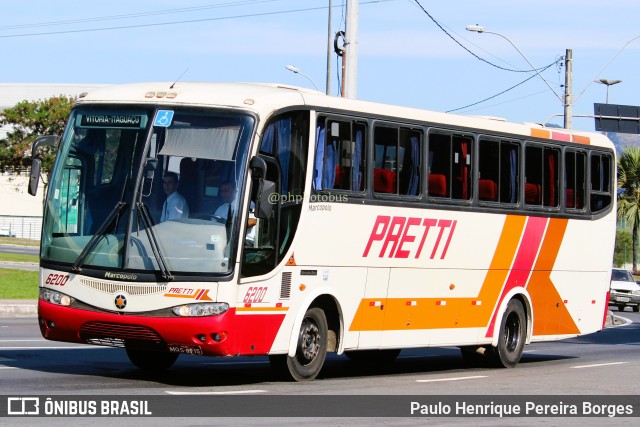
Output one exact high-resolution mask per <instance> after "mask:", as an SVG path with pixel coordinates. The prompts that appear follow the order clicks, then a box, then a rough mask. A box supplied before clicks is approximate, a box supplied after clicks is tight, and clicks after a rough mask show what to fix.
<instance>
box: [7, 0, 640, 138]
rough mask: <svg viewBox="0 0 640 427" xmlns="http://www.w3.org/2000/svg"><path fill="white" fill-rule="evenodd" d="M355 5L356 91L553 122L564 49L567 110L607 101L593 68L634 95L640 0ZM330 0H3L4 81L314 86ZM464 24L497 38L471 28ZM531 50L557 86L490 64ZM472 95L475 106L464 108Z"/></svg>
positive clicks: (373, 0) (515, 60) (426, 0)
mask: <svg viewBox="0 0 640 427" xmlns="http://www.w3.org/2000/svg"><path fill="white" fill-rule="evenodd" d="M417 2H419V3H420V4H421V5H422V7H423V8H424V10H426V12H428V14H427V13H425V11H423V10H422V9H421V8H420V7H419V6H418V5H417ZM332 3H333V8H332V22H331V27H332V33H335V32H337V31H339V30H345V23H344V20H345V7H344V5H345V0H332ZM359 3H360V5H359V19H358V38H357V41H358V73H357V82H356V91H357V95H356V97H357V98H359V99H363V100H367V101H375V102H383V103H388V104H395V105H404V106H409V107H416V108H421V109H427V110H434V111H452V110H455V114H464V115H475V116H491V117H500V118H504V119H506V120H509V121H514V122H532V123H545V122H550V123H553V124H556V125H560V126H562V123H563V118H562V113H563V103H562V102H561V101H560V99H559V98H558V96H560V97H562V95H563V94H564V87H563V86H562V85H564V79H565V68H564V66H563V64H564V61H562V60H561V59H562V57H563V56H564V55H565V51H566V49H572V52H573V79H572V84H573V94H574V98H575V101H574V106H573V113H574V115H592V114H593V104H594V103H596V102H597V103H604V102H605V101H606V96H607V87H606V86H604V85H602V84H596V83H593V80H595V79H601V78H604V79H609V80H613V79H618V80H622V83H619V84H617V85H614V86H610V88H609V103H611V104H623V105H640V99H639V96H638V95H639V94H640V73H638V69H639V68H640V67H639V66H640V37H639V38H638V39H637V40H633V41H631V40H632V39H634V38H635V37H638V36H640V26H639V25H638V16H640V2H638V1H636V0H608V1H607V2H604V1H602V0H598V1H595V0H561V1H558V0H519V1H513V0H485V1H481V2H479V1H470V0H467V1H462V0H449V1H432V0H431V1H430V0H360V2H359ZM328 5H329V0H180V1H167V0H154V1H148V0H136V1H131V0H126V1H125V0H110V1H109V2H93V1H79V0H78V1H72V0H56V1H55V2H53V1H50V0H21V1H5V2H3V5H2V14H0V52H2V54H1V55H2V61H1V62H0V64H1V65H0V83H25V84H27V83H85V84H90V83H91V84H118V83H132V82H144V81H175V80H176V79H178V78H180V79H181V80H184V81H222V82H236V81H242V82H269V83H274V82H277V83H284V84H290V85H297V86H305V87H310V88H313V84H312V83H311V81H310V80H309V79H311V80H313V82H315V84H316V85H317V86H318V88H319V89H320V90H321V91H323V92H324V91H325V89H326V84H325V83H326V75H327V39H328V26H329V25H328V24H329V22H328V15H329V13H328ZM429 15H430V16H431V17H432V18H433V19H435V20H436V21H437V22H438V24H439V26H438V25H437V24H436V23H435V22H434V21H433V20H432V19H431V18H430V17H429ZM469 24H478V25H481V26H483V27H485V29H486V31H491V32H494V33H499V34H500V35H502V36H503V37H501V36H499V35H495V34H488V33H483V34H478V33H472V32H468V31H466V30H465V27H466V26H467V25H469ZM443 29H444V30H446V32H447V33H448V34H447V33H445V31H443ZM454 39H455V40H454ZM629 41H631V42H630V43H628V42H629ZM627 43H628V44H627ZM461 45H462V46H464V47H466V49H465V48H463V47H462V46H461ZM625 46H626V47H625ZM623 47H624V49H623ZM621 49H622V50H621ZM469 51H471V52H472V53H470V52H469ZM519 51H520V52H521V53H519ZM525 57H526V59H525ZM478 58H481V59H482V60H481V59H478ZM559 59H560V60H559ZM527 60H528V61H529V62H531V63H532V64H534V65H535V66H536V67H538V68H542V67H545V66H547V65H550V64H553V63H554V62H557V63H558V64H560V65H555V64H554V65H552V66H551V67H549V68H548V69H546V70H545V71H544V72H542V73H541V74H542V76H543V77H544V80H546V81H547V82H548V83H549V85H550V86H551V88H553V89H554V90H555V92H556V93H557V95H556V94H554V93H553V92H552V91H551V89H550V88H549V87H548V86H547V83H545V81H543V79H542V78H541V77H539V76H538V75H536V74H535V73H531V72H513V71H506V70H502V69H499V68H497V67H495V66H493V65H490V64H488V63H487V62H490V63H492V64H495V65H498V66H500V67H503V68H508V69H511V70H524V71H526V70H531V66H530V65H529V64H528V63H527ZM558 60H559V61H558ZM286 65H294V66H296V67H297V68H299V69H300V71H302V73H304V74H305V75H307V76H308V77H309V79H307V78H305V77H304V76H302V75H299V74H294V73H292V72H290V71H288V70H286V69H285V66H286ZM339 65H340V63H339V62H337V58H336V55H335V54H334V53H332V54H331V76H332V79H331V94H333V95H337V94H338V93H339V82H338V68H339ZM603 68H604V70H602V69H603ZM181 75H182V77H180V76H181ZM529 78H530V79H529ZM526 79H529V80H528V81H526V82H524V83H522V84H519V83H521V82H523V81H524V80H526ZM518 84H519V85H518ZM516 85H518V86H516ZM513 86H516V87H515V88H513V89H511V90H508V89H510V88H512V87H513ZM504 91H506V92H504ZM502 92H504V93H502ZM501 93H502V94H501ZM487 98H491V99H490V100H488V101H486V102H480V103H478V102H479V101H482V100H485V99H487ZM476 103H477V104H476ZM471 104H476V105H473V106H471V107H467V108H462V109H461V107H465V106H468V105H471ZM555 115H557V116H555ZM573 128H574V129H578V130H585V131H593V130H594V120H593V118H580V117H574V118H573Z"/></svg>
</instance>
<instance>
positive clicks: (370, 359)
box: [344, 348, 400, 364]
mask: <svg viewBox="0 0 640 427" xmlns="http://www.w3.org/2000/svg"><path fill="white" fill-rule="evenodd" d="M344 354H345V355H346V356H347V357H348V358H349V359H350V360H353V361H354V362H360V363H372V364H373V363H391V362H393V361H394V360H396V358H397V357H398V355H399V354H400V349H396V348H394V349H390V350H352V351H345V352H344Z"/></svg>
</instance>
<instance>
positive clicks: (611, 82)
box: [594, 79, 622, 104]
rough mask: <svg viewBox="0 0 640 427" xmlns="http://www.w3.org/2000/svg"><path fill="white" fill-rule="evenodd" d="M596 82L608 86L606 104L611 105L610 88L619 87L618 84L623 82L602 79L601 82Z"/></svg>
mask: <svg viewBox="0 0 640 427" xmlns="http://www.w3.org/2000/svg"><path fill="white" fill-rule="evenodd" d="M594 82H596V83H600V84H603V85H605V86H607V101H606V102H605V104H608V103H609V86H613V85H617V84H618V83H622V80H607V79H600V80H594Z"/></svg>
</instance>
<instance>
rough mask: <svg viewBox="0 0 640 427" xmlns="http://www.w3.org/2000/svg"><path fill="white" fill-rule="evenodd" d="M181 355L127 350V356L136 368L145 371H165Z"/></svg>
mask: <svg viewBox="0 0 640 427" xmlns="http://www.w3.org/2000/svg"><path fill="white" fill-rule="evenodd" d="M179 355H180V354H179V353H169V352H168V351H151V350H137V349H133V348H127V356H129V360H130V361H131V363H133V364H134V365H135V366H136V367H138V368H140V369H142V370H145V371H164V370H166V369H169V368H170V367H171V366H173V364H174V363H175V362H176V360H177V359H178V356H179Z"/></svg>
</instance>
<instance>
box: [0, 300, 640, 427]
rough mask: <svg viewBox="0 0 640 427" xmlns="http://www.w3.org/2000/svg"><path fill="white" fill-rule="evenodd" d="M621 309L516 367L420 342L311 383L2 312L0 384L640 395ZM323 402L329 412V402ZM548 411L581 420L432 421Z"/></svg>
mask: <svg viewBox="0 0 640 427" xmlns="http://www.w3.org/2000/svg"><path fill="white" fill-rule="evenodd" d="M614 310H615V309H614ZM620 315H622V316H624V317H625V318H628V319H630V320H631V321H633V323H629V324H627V325H624V326H618V327H614V328H607V329H605V330H604V331H602V332H599V333H596V334H592V335H588V336H583V337H578V338H573V339H568V340H563V341H557V342H548V343H536V344H531V345H529V346H527V347H526V348H525V353H524V355H523V358H522V361H521V363H520V364H519V365H518V366H517V367H516V368H515V369H487V368H468V367H466V366H465V365H464V363H463V361H462V358H461V357H460V353H459V351H458V349H457V348H452V347H446V348H431V349H414V350H404V351H403V352H402V353H401V355H400V357H399V358H398V359H397V360H396V362H395V363H392V364H388V365H380V366H366V365H360V364H358V363H355V362H352V361H350V360H348V359H347V358H345V357H344V356H335V355H329V357H328V360H327V362H326V365H325V369H324V370H323V371H322V373H321V374H320V376H319V378H318V379H316V380H315V381H313V382H309V383H290V382H282V381H279V380H278V379H277V378H276V377H275V376H274V374H273V373H272V371H271V369H270V367H269V363H268V360H267V358H265V357H254V358H247V357H243V358H229V359H227V358H224V359H222V358H220V359H218V358H202V357H197V356H185V355H182V356H180V358H179V359H178V362H177V363H176V365H174V366H173V367H172V368H171V369H170V370H168V371H166V372H165V373H162V374H151V373H145V372H142V371H140V370H138V369H136V368H134V367H133V366H132V365H131V364H130V362H129V361H128V359H127V357H126V354H125V352H124V350H121V349H113V348H103V347H92V346H85V345H76V344H67V343H59V342H49V341H45V340H43V339H42V338H41V336H40V332H39V330H38V327H37V325H36V319H35V318H33V317H29V318H0V378H2V380H1V381H0V392H1V393H0V394H3V395H7V394H12V395H13V394H15V395H33V394H38V395H46V394H75V395H78V394H81V395H91V396H112V395H119V396H184V395H186V396H200V397H202V396H211V399H216V396H220V395H260V396H269V395H285V396H297V395H309V402H310V404H313V396H314V395H315V396H331V395H412V396H431V397H433V396H446V395H494V394H495V395H503V396H504V395H532V396H539V395H549V394H553V395H560V397H562V396H566V395H576V394H579V395H620V394H622V395H627V394H628V395H636V401H637V396H638V395H640V382H639V381H638V373H640V352H639V351H638V349H639V348H640V347H639V346H640V314H639V313H633V312H631V311H626V312H624V313H620ZM194 398H196V397H194ZM636 410H637V411H640V408H636ZM327 411H328V412H327V413H328V414H329V413H330V411H331V408H327ZM637 415H638V414H636V416H637ZM73 420H74V421H76V420H78V419H73ZM103 420H104V421H105V422H106V420H105V419H101V420H99V421H100V422H101V421H103ZM173 420H175V422H173V421H172V422H171V423H169V424H170V425H225V424H227V425H228V424H236V425H237V424H242V425H299V424H300V420H299V419H295V418H283V419H273V418H269V419H254V418H242V419H232V420H231V421H230V419H224V420H225V421H224V422H222V419H221V420H215V419H211V418H202V419H201V418H184V419H177V418H174V419H173ZM544 420H547V422H546V424H547V425H567V426H569V425H575V424H576V422H577V421H578V420H576V419H572V418H544V419H541V418H532V419H521V418H518V419H517V420H516V419H496V418H473V419H469V418H455V419H453V418H430V419H429V421H428V422H429V425H452V424H453V425H457V424H461V425H462V424H465V425H468V424H469V423H470V422H471V423H472V424H474V425H498V424H505V425H514V421H517V424H518V425H537V424H538V422H542V421H544ZM3 421H7V420H6V419H5V420H3V419H0V424H3ZM10 421H11V423H10V424H11V425H31V424H28V423H26V422H27V421H26V420H22V419H16V418H11V419H10ZM18 421H20V422H22V421H24V422H25V423H26V424H20V423H18ZM49 421H51V422H49ZM84 421H85V422H86V421H88V420H86V419H85V420H84ZM110 421H111V422H112V423H113V422H114V421H115V420H113V419H111V420H110ZM307 421H311V422H313V423H314V424H320V423H321V424H325V425H327V424H328V425H371V420H370V419H366V418H349V419H337V418H316V419H312V420H307ZM426 421H427V420H426V419H424V418H422V419H419V420H417V419H413V418H397V419H396V418H385V419H384V424H385V425H418V424H423V423H424V422H426ZM507 421H508V422H507ZM604 421H605V420H603V419H598V418H586V419H580V420H579V422H580V424H583V425H601V424H602V423H603V422H604ZM607 421H611V420H607ZM614 421H615V423H612V424H611V425H620V424H626V423H628V425H635V423H636V422H637V418H635V419H634V418H619V419H615V420H614ZM47 424H51V425H65V426H66V425H68V424H65V423H63V422H62V420H60V419H59V418H54V419H50V420H49V419H47ZM98 424H99V423H98ZM6 425H9V424H6ZM82 425H89V424H82ZM91 425H94V423H93V422H92V423H91ZM104 425H107V423H105V424H104ZM136 425H157V419H156V422H155V423H154V422H152V419H151V418H148V419H139V420H137V421H136Z"/></svg>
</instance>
